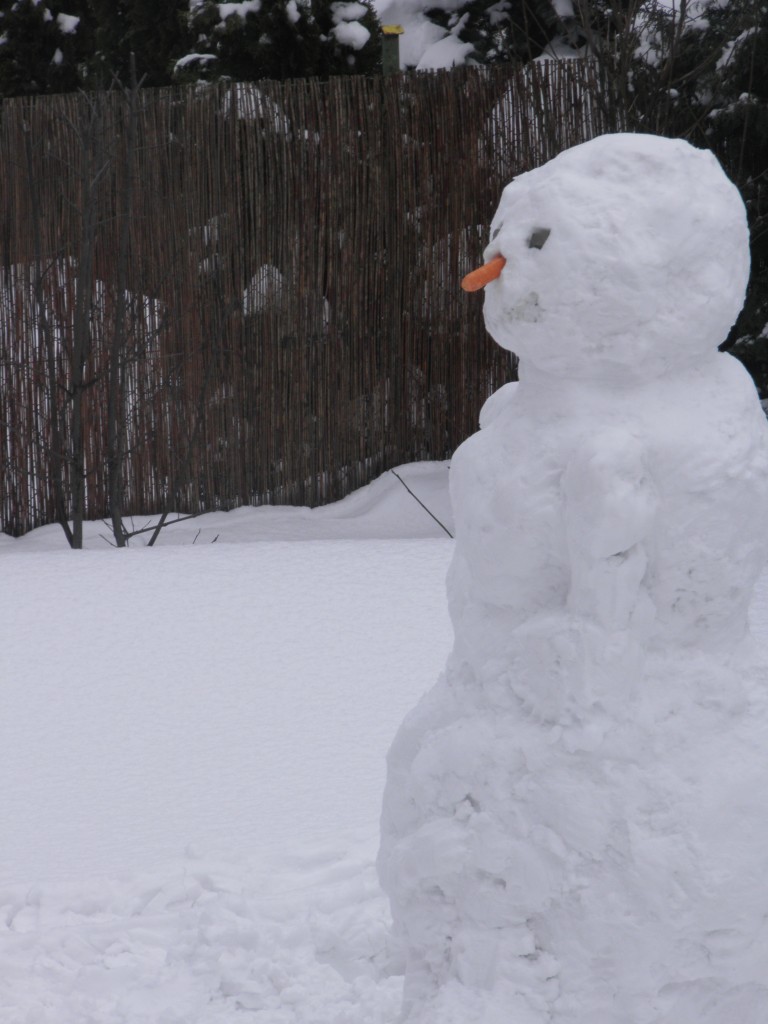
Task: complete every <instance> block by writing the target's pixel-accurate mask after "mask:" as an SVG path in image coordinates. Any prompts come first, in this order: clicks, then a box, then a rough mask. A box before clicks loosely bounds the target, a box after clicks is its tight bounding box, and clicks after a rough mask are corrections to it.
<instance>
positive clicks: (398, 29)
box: [381, 25, 405, 36]
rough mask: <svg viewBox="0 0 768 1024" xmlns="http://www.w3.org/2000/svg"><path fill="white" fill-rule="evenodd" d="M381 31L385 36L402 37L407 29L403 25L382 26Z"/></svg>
mask: <svg viewBox="0 0 768 1024" xmlns="http://www.w3.org/2000/svg"><path fill="white" fill-rule="evenodd" d="M381 31H382V32H383V33H384V35H385V36H401V35H402V34H403V33H404V32H405V29H404V28H403V26H402V25H382V26H381Z"/></svg>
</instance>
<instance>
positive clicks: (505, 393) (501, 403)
mask: <svg viewBox="0 0 768 1024" xmlns="http://www.w3.org/2000/svg"><path fill="white" fill-rule="evenodd" d="M519 386H520V382H519V381H516V380H515V381H511V382H510V383H509V384H504V385H503V386H502V387H500V388H499V390H498V391H494V393H493V394H492V395H491V396H490V398H487V399H486V401H485V403H484V405H483V407H482V409H481V410H480V417H479V423H480V429H481V430H484V429H485V428H486V427H488V426H489V425H490V424H491V423H492V422H493V421H494V420H495V419H496V417H497V416H499V415H500V413H502V412H503V411H504V410H505V409H507V408H509V406H510V405H511V404H512V403H513V402H514V401H515V395H516V392H517V389H518V388H519Z"/></svg>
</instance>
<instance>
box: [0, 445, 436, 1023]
mask: <svg viewBox="0 0 768 1024" xmlns="http://www.w3.org/2000/svg"><path fill="white" fill-rule="evenodd" d="M398 473H399V475H400V476H401V477H402V478H403V480H404V481H405V482H406V483H407V484H408V486H409V487H410V488H411V489H412V490H413V491H414V493H415V494H417V495H418V496H419V497H420V498H421V499H422V500H423V501H424V502H425V504H426V505H428V506H429V508H430V509H431V510H432V511H433V512H434V513H435V514H436V515H437V516H438V517H439V518H440V519H441V520H442V521H443V522H444V523H445V524H446V526H447V527H448V528H449V529H450V528H451V527H452V521H451V515H450V505H449V500H448V487H447V481H448V467H447V465H446V464H444V463H440V464H421V465H414V466H405V467H401V468H400V469H398ZM133 525H134V526H136V527H137V528H138V527H142V526H144V525H145V520H136V521H135V522H134V524H133ZM85 532H86V550H85V551H80V552H72V551H69V550H68V549H67V547H66V542H65V539H64V534H63V532H62V530H61V528H60V527H59V526H50V527H44V528H42V529H40V530H35V531H34V532H32V533H30V534H28V535H27V536H25V537H22V538H20V539H18V540H13V539H11V538H10V537H7V536H6V535H3V534H0V575H1V576H2V587H0V612H1V614H0V621H2V629H3V639H2V645H0V680H1V681H2V687H0V777H2V809H3V814H2V822H3V825H2V832H1V833H0V1021H2V1024H32V1022H35V1024H231V1022H233V1021H240V1020H243V1021H246V1020H247V1021H248V1022H252V1024H315V1022H317V1024H361V1022H364V1024H391V1022H392V1021H393V1020H394V1019H395V1017H396V1015H397V1009H398V1005H399V1001H400V997H401V991H402V977H401V974H400V972H399V965H398V963H397V962H396V961H394V960H393V958H392V955H391V951H390V949H389V943H388V932H389V926H390V920H389V911H388V906H387V903H386V900H385V899H384V896H383V894H382V893H381V890H380V888H379V885H378V881H377V878H376V872H375V868H374V857H375V852H376V846H377V844H378V837H379V812H380V806H381V791H382V788H383V785H384V757H385V754H386V749H387V746H388V744H389V741H390V739H391V735H392V733H393V732H394V730H395V728H396V727H397V724H398V722H399V721H400V719H401V718H402V716H403V715H404V714H405V711H406V709H407V708H408V707H409V706H410V705H411V704H412V703H413V702H414V701H415V700H416V698H417V697H418V695H419V693H421V692H422V691H423V689H424V680H425V679H429V678H430V677H431V676H434V675H435V674H436V673H437V672H438V671H439V667H440V664H441V662H442V661H443V660H444V656H445V651H446V649H447V648H448V647H449V645H450V622H449V619H448V613H447V609H446V607H445V596H444V593H445V573H446V569H447V566H448V561H449V558H450V554H451V550H452V542H451V541H450V540H449V539H448V537H447V536H446V534H445V533H444V531H443V530H442V528H441V527H440V526H439V525H438V524H437V523H436V522H435V521H434V520H433V519H432V518H430V516H429V515H428V514H427V512H425V510H424V509H423V508H422V507H421V506H419V505H418V504H417V502H416V501H415V500H414V499H413V497H411V495H409V494H408V492H407V491H406V490H405V488H404V487H403V486H402V484H401V483H400V481H399V480H398V479H397V477H395V476H394V475H393V474H391V473H387V474H385V475H384V476H383V477H381V478H379V479H378V480H376V481H375V482H374V483H373V484H371V485H369V486H368V487H365V488H363V489H361V490H360V491H357V492H356V493H354V494H352V495H350V496H349V497H348V498H346V499H344V500H343V501H340V502H337V503H336V504H334V505H329V506H326V507H323V508H318V509H306V508H304V509H301V508H271V507H270V508H243V509H240V510H238V511H236V512H230V513H215V514H210V515H206V516H202V517H200V518H198V519H193V520H187V521H180V522H176V523H174V524H173V525H172V526H169V527H168V528H166V529H165V530H164V531H163V533H162V534H161V536H160V540H159V541H158V545H159V546H157V547H154V548H151V549H146V548H142V547H139V546H138V545H140V544H141V543H142V542H144V543H145V542H146V539H147V536H148V535H147V534H140V535H138V536H137V538H136V539H135V541H134V542H133V543H134V544H136V545H137V547H136V548H131V549H129V550H127V551H118V550H116V549H114V548H112V547H110V546H109V544H108V542H107V540H108V537H109V533H108V529H107V527H106V526H105V524H103V523H88V524H86V531H85ZM213 541H216V543H213Z"/></svg>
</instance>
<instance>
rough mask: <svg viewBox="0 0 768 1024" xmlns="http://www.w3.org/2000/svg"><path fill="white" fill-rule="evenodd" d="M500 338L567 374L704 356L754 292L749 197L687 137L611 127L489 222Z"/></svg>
mask: <svg viewBox="0 0 768 1024" xmlns="http://www.w3.org/2000/svg"><path fill="white" fill-rule="evenodd" d="M496 256H502V257H504V259H505V260H506V263H505V264H504V266H503V269H502V271H501V274H500V275H499V276H498V278H496V279H495V280H492V281H491V282H490V283H489V284H488V285H487V286H486V294H485V322H486V325H487V327H488V330H489V331H490V333H491V334H492V335H493V337H494V338H495V339H496V341H497V342H498V343H499V344H500V345H502V346H503V347H504V348H507V349H510V351H512V352H515V353H516V354H517V355H519V356H521V357H522V358H523V359H524V360H525V361H530V363H532V364H534V365H535V366H537V367H538V368H539V369H541V370H544V371H545V372H547V373H551V374H554V375H557V376H561V377H580V378H591V379H597V380H614V381H617V382H626V383H629V382H632V381H636V380H637V381H640V380H648V379H649V378H652V377H656V376H659V375H661V374H663V373H665V372H667V371H668V370H670V369H674V368H677V367H679V366H682V365H684V364H686V363H691V362H695V361H696V360H698V359H699V358H700V357H701V355H702V354H703V353H706V352H711V351H713V350H714V349H716V348H717V346H718V345H719V344H720V343H721V342H722V341H723V340H724V339H725V337H726V335H727V333H728V330H729V328H730V327H731V325H732V324H733V322H734V321H735V319H736V317H737V316H738V313H739V310H740V309H741V306H742V303H743V301H744V292H745V289H746V285H747V280H748V277H749V235H748V229H747V222H746V215H745V210H744V204H743V203H742V200H741V197H740V196H739V193H738V191H737V189H736V188H735V186H734V185H733V184H732V183H731V182H730V181H729V180H728V179H727V178H726V176H725V174H724V173H723V170H722V168H721V167H720V165H719V163H718V162H717V160H716V159H715V157H714V156H712V154H711V153H708V152H706V151H704V150H698V149H694V147H693V146H690V145H689V144H688V143H687V142H683V141H681V140H679V139H665V138H661V137H658V136H652V135H632V134H621V135H604V136H601V137H599V138H596V139H593V140H592V141H590V142H586V143H583V144H582V145H580V146H575V147H574V148H573V149H569V150H566V151H565V152H563V153H561V154H560V155H559V156H557V157H555V158H554V159H553V160H551V161H549V163H547V164H545V165H544V166H542V167H539V168H538V169H536V170H534V171H530V172H529V173H527V174H523V175H521V176H520V177H519V178H516V179H515V180H514V181H513V182H512V183H511V184H510V185H508V186H507V188H506V189H505V190H504V192H503V194H502V197H501V202H500V203H499V208H498V210H497V211H496V215H495V217H494V219H493V223H492V225H491V241H490V244H489V245H488V247H487V248H486V250H485V258H486V260H491V259H492V258H493V257H496Z"/></svg>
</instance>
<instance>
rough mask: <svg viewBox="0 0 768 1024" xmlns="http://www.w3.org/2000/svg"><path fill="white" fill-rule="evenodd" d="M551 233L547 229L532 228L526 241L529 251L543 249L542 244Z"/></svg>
mask: <svg viewBox="0 0 768 1024" xmlns="http://www.w3.org/2000/svg"><path fill="white" fill-rule="evenodd" d="M550 234H551V231H550V229H549V228H534V230H533V231H532V232H531V237H530V238H529V239H528V248H529V249H543V248H544V243H545V242H546V240H547V239H548V238H549V236H550Z"/></svg>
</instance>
